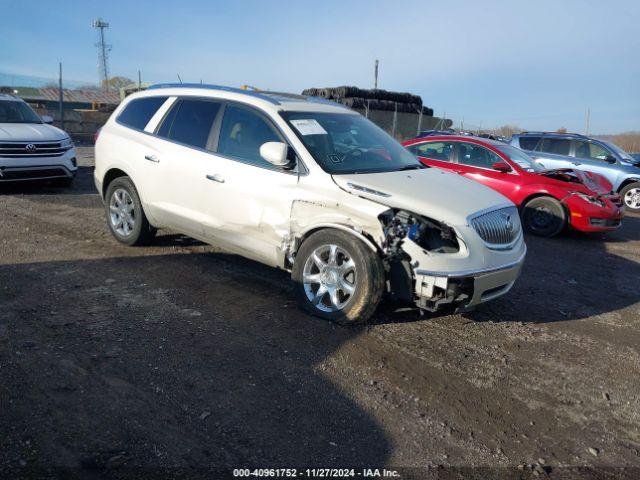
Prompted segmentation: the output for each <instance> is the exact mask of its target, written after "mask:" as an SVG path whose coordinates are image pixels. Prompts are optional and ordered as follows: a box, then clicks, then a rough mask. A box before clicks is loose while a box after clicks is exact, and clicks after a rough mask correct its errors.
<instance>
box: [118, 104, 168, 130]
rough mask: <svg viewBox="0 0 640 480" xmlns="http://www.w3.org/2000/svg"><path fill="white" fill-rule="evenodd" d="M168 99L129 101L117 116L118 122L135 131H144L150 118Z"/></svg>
mask: <svg viewBox="0 0 640 480" xmlns="http://www.w3.org/2000/svg"><path fill="white" fill-rule="evenodd" d="M167 98H169V97H146V98H137V99H135V100H132V101H130V102H129V103H128V104H127V106H126V107H124V110H123V111H122V113H121V114H120V115H119V116H118V122H119V123H121V124H123V125H126V126H128V127H131V128H135V129H137V130H144V127H146V126H147V123H149V120H151V117H153V116H154V115H155V113H156V112H157V111H158V109H159V108H160V106H161V105H162V104H163V103H164V102H165V101H166V100H167Z"/></svg>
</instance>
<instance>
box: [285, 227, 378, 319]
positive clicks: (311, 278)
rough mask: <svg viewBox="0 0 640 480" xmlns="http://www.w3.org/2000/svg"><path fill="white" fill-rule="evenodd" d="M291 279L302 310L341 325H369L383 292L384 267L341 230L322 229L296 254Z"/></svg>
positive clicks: (372, 254) (370, 251)
mask: <svg viewBox="0 0 640 480" xmlns="http://www.w3.org/2000/svg"><path fill="white" fill-rule="evenodd" d="M292 277H293V280H294V281H295V283H296V286H295V288H296V297H297V300H298V304H299V305H300V307H301V308H303V309H304V310H306V311H307V312H309V313H311V314H313V315H316V316H318V317H321V318H324V319H327V320H331V321H333V322H337V323H341V324H357V323H364V322H366V321H367V320H368V319H369V318H370V317H371V315H373V313H374V312H375V310H376V308H377V307H378V304H379V303H380V300H381V299H382V295H383V292H384V268H383V266H382V262H381V261H380V259H379V258H378V256H377V255H376V253H375V252H373V251H372V250H371V249H370V248H369V247H368V246H367V245H365V244H364V243H363V242H362V241H360V240H358V239H357V238H355V237H354V236H353V235H350V234H348V233H346V232H341V231H339V230H322V231H320V232H317V233H314V234H312V235H311V236H310V237H309V238H307V239H306V240H305V241H304V243H303V244H302V246H301V247H300V249H299V250H298V253H297V255H296V260H295V262H294V265H293V272H292Z"/></svg>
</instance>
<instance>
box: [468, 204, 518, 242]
mask: <svg viewBox="0 0 640 480" xmlns="http://www.w3.org/2000/svg"><path fill="white" fill-rule="evenodd" d="M470 223H471V226H472V227H473V228H474V230H475V231H476V232H477V233H478V235H480V238H482V240H484V242H485V243H486V244H487V246H488V247H489V248H493V249H506V248H509V247H511V246H512V245H513V244H514V243H515V242H516V241H517V240H518V238H519V237H520V235H521V234H522V225H521V224H520V216H519V215H518V209H517V208H516V207H506V208H501V209H499V210H492V211H490V212H487V213H480V214H478V215H476V216H475V217H473V218H471V219H470Z"/></svg>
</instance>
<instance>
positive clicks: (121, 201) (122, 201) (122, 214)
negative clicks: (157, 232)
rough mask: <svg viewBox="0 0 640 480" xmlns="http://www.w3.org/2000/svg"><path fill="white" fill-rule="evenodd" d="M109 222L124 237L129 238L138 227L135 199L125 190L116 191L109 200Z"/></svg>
mask: <svg viewBox="0 0 640 480" xmlns="http://www.w3.org/2000/svg"><path fill="white" fill-rule="evenodd" d="M109 220H110V221H111V226H112V227H113V229H114V230H115V231H116V232H118V234H119V235H122V236H123V237H128V236H129V235H131V232H133V229H134V227H135V225H136V211H135V205H134V203H133V199H132V198H131V195H129V192H127V191H126V190H125V189H124V188H118V189H117V190H114V192H113V194H112V195H111V199H110V200H109Z"/></svg>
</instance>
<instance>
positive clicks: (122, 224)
mask: <svg viewBox="0 0 640 480" xmlns="http://www.w3.org/2000/svg"><path fill="white" fill-rule="evenodd" d="M105 209H106V215H107V225H108V226H109V230H111V233H112V234H113V236H114V237H115V238H116V240H118V241H119V242H120V243H124V244H125V245H147V244H149V243H150V242H151V240H153V237H154V236H155V234H156V229H155V228H154V227H152V226H151V225H150V224H149V221H148V220H147V217H146V215H145V214H144V210H143V209H142V203H141V202H140V197H139V196H138V191H137V190H136V187H135V186H134V185H133V182H132V181H131V179H130V178H129V177H118V178H116V179H115V180H113V181H112V182H111V183H110V184H109V186H108V187H107V194H106V197H105Z"/></svg>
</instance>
